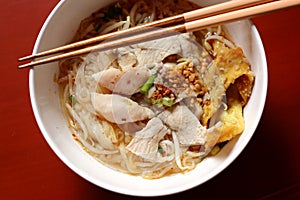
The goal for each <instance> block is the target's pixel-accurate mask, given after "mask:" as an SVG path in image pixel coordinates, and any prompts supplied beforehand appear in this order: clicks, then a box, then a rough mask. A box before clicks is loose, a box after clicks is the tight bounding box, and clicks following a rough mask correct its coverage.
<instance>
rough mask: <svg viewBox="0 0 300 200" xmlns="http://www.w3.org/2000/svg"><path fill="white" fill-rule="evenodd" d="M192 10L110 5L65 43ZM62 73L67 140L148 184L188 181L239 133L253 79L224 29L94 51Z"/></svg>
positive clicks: (186, 5)
mask: <svg viewBox="0 0 300 200" xmlns="http://www.w3.org/2000/svg"><path fill="white" fill-rule="evenodd" d="M196 8H199V6H197V5H196V4H193V3H191V2H188V1H184V0H178V1H173V0H167V1H164V2H162V1H158V0H139V1H133V0H127V1H125V0H124V1H117V2H115V3H113V4H111V5H108V6H107V7H104V8H102V9H100V10H98V11H97V12H94V13H92V14H91V16H89V17H87V18H85V19H83V20H82V22H81V24H80V26H79V28H78V30H77V33H76V35H75V36H74V38H73V40H72V42H74V41H79V40H82V39H87V38H91V37H94V36H97V35H102V34H105V33H109V32H112V31H118V30H123V29H128V28H130V27H133V26H138V25H140V24H144V23H148V22H151V21H154V20H158V19H162V18H166V17H169V16H172V15H176V14H179V13H183V12H187V11H190V10H194V9H196ZM59 69H60V71H59V77H58V81H57V82H58V84H59V88H60V102H61V107H62V109H63V111H64V115H65V117H66V119H67V122H68V124H69V127H70V130H71V132H72V135H73V137H74V139H75V140H76V141H78V142H79V143H80V144H81V145H82V148H83V149H84V150H85V151H86V152H88V153H89V154H90V155H91V156H93V158H95V159H96V160H98V161H99V162H101V163H103V164H104V165H107V166H109V167H110V168H113V169H115V170H118V171H121V172H124V173H127V174H132V175H138V176H141V177H143V178H146V179H157V178H161V177H164V176H168V175H170V174H176V173H186V172H189V171H191V170H193V169H194V168H195V167H196V166H197V165H198V164H199V163H200V162H201V161H203V160H204V159H205V158H207V157H211V156H215V155H216V154H217V153H218V152H219V151H220V149H221V148H222V147H223V146H224V145H226V143H227V142H228V141H230V140H231V139H233V138H235V137H236V136H238V135H240V134H242V132H243V131H244V127H245V122H244V116H243V108H244V107H245V105H246V104H247V102H248V100H249V98H250V96H251V93H252V88H253V85H254V77H255V76H254V73H253V72H252V71H251V65H250V63H249V61H248V59H247V58H246V56H245V55H244V52H243V50H242V49H241V48H240V47H239V46H238V45H236V43H235V41H233V40H232V39H231V37H230V35H229V34H228V33H227V31H226V29H225V27H224V26H216V27H211V28H207V29H204V30H201V31H197V32H193V33H184V34H177V35H175V36H170V37H167V38H162V39H158V40H154V41H150V42H144V43H140V44H135V45H130V46H126V47H121V48H118V49H112V50H108V51H104V52H92V53H90V54H89V55H87V56H82V57H78V58H72V59H67V60H63V61H61V62H60V63H59Z"/></svg>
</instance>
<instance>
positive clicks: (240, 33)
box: [29, 0, 267, 196]
mask: <svg viewBox="0 0 300 200" xmlns="http://www.w3.org/2000/svg"><path fill="white" fill-rule="evenodd" d="M108 2H111V1H104V0H103V1H99V0H85V1H82V0H63V1H61V2H60V3H59V4H58V5H57V6H56V8H55V9H54V10H53V11H52V13H51V14H50V15H49V17H48V19H47V21H46V22H45V24H44V26H43V27H42V29H41V31H40V34H39V36H38V38H37V41H36V44H35V47H34V50H33V52H34V53H35V52H39V51H42V50H46V49H49V48H53V47H57V46H60V45H62V44H65V43H67V42H69V41H70V39H71V38H72V36H73V35H74V33H75V31H76V29H77V27H78V25H79V22H80V21H81V19H83V18H84V17H87V16H89V15H90V14H91V13H92V12H93V11H96V10H97V9H98V8H100V7H103V6H104V5H105V4H108ZM197 2H202V4H200V5H208V4H210V3H214V2H221V1H220V0H217V1H214V0H210V1H207V0H206V1H201V0H199V1H197ZM228 28H229V31H230V34H231V35H232V37H233V38H234V40H235V41H236V42H237V43H238V44H239V45H240V46H242V48H243V50H244V52H245V54H246V56H247V57H248V59H249V61H250V63H251V65H252V70H253V71H254V73H255V76H256V79H255V85H254V88H253V94H252V96H251V98H250V101H249V103H248V105H247V106H246V108H245V109H244V116H245V120H246V123H245V131H244V133H243V134H242V135H241V136H240V137H239V138H235V139H234V140H232V141H230V143H228V144H227V145H226V146H225V147H224V148H223V149H222V151H221V152H220V153H219V154H218V155H217V156H215V157H211V158H208V159H205V160H204V161H203V162H201V163H200V164H199V165H198V166H197V167H196V169H194V170H193V171H191V172H189V173H187V174H177V175H172V176H167V177H164V178H161V179H157V180H146V179H143V178H140V177H137V176H131V175H127V174H123V173H120V172H117V171H114V170H112V169H110V168H107V167H105V166H103V165H101V164H100V163H98V162H97V161H96V160H94V159H93V158H92V157H90V156H89V155H87V153H86V152H84V151H83V150H82V149H81V147H80V146H79V145H78V144H77V143H76V142H75V141H74V140H73V138H72V136H71V133H70V131H69V129H68V126H67V123H66V121H65V119H64V117H63V115H62V112H61V108H60V105H59V97H58V87H57V85H56V83H55V82H54V81H53V77H54V76H55V74H57V73H58V65H57V63H51V64H47V65H44V66H38V67H35V68H33V69H31V70H30V75H29V76H30V78H29V79H30V80H29V81H30V82H29V84H30V98H31V102H32V107H33V111H34V115H35V117H36V121H37V123H38V125H39V127H40V130H41V132H42V134H43V136H44V137H45V139H46V141H47V142H48V144H49V145H50V147H51V148H52V150H53V151H54V152H55V153H56V154H57V156H58V157H59V158H60V159H61V160H62V161H63V162H64V163H65V164H66V165H67V166H69V167H70V168H71V169H72V170H73V171H74V172H76V173H77V174H78V175H80V176H82V177H83V178H85V179H86V180H88V181H90V182H92V183H94V184H96V185H98V186H100V187H103V188H106V189H108V190H111V191H114V192H118V193H122V194H129V195H135V196H160V195H167V194H173V193H177V192H181V191H184V190H187V189H190V188H193V187H195V186H199V185H201V184H202V183H204V182H206V181H208V180H209V179H211V178H212V177H214V176H216V175H217V174H218V173H220V172H221V171H222V170H224V169H225V168H226V167H227V166H228V165H229V164H230V163H232V161H233V160H234V159H235V158H236V157H237V156H238V155H239V154H240V153H241V151H242V150H243V149H244V148H245V146H246V145H247V143H248V142H249V140H250V139H251V137H252V135H253V134H254V132H255V129H256V127H257V125H258V123H259V120H260V118H261V114H262V111H263V107H264V104H265V99H266V93H267V64H266V58H265V52H264V48H263V45H262V42H261V39H260V36H259V34H258V32H257V30H256V28H255V26H254V25H253V24H252V23H251V22H250V21H241V22H236V23H233V24H230V25H228Z"/></svg>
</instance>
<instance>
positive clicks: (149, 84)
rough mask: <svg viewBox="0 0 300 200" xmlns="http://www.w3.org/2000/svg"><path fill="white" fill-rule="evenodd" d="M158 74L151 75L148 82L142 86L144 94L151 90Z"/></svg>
mask: <svg viewBox="0 0 300 200" xmlns="http://www.w3.org/2000/svg"><path fill="white" fill-rule="evenodd" d="M156 76H157V74H153V75H152V76H150V77H149V79H148V80H147V81H146V83H145V84H144V85H143V86H142V88H141V90H140V92H141V93H142V94H146V93H147V92H148V91H149V89H150V88H151V87H152V86H153V84H154V80H155V78H156Z"/></svg>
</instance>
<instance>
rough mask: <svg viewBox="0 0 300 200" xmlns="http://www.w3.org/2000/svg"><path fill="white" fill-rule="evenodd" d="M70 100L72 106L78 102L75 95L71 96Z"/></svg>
mask: <svg viewBox="0 0 300 200" xmlns="http://www.w3.org/2000/svg"><path fill="white" fill-rule="evenodd" d="M69 100H70V101H71V103H72V105H75V104H76V100H75V97H74V96H73V95H70V96H69Z"/></svg>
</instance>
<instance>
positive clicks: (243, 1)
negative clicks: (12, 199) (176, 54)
mask: <svg viewBox="0 0 300 200" xmlns="http://www.w3.org/2000/svg"><path fill="white" fill-rule="evenodd" d="M271 1H274V0H236V1H228V2H225V3H221V4H217V5H213V6H208V7H204V8H201V9H197V10H194V11H190V12H187V13H183V14H179V15H176V16H172V17H168V18H165V19H162V20H157V21H154V22H151V23H147V24H144V25H140V26H136V27H132V28H130V29H126V30H122V31H116V32H112V33H108V34H105V35H100V36H97V37H93V38H90V39H87V40H83V41H79V42H75V43H71V44H67V45H64V46H61V47H58V48H54V49H50V50H48V51H43V52H40V53H37V54H33V55H29V56H25V57H22V58H19V61H25V60H31V59H34V58H39V57H42V56H48V55H51V54H56V53H61V52H64V51H70V50H72V49H76V48H80V47H83V46H88V45H93V44H95V43H99V42H102V41H104V40H107V39H110V38H113V37H118V38H121V37H126V36H128V35H133V34H138V33H140V32H141V31H142V32H145V31H146V30H147V28H151V27H166V26H171V25H178V24H183V23H186V22H190V21H193V20H197V19H201V18H204V17H209V16H213V15H217V14H221V13H225V12H229V11H234V10H237V9H241V8H246V7H250V6H254V5H259V4H263V3H267V2H271Z"/></svg>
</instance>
